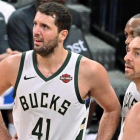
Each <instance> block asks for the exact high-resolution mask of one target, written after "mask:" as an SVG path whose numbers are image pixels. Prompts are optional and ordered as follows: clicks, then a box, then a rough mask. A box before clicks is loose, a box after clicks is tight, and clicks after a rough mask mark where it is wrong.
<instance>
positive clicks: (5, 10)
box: [0, 0, 15, 24]
mask: <svg viewBox="0 0 140 140" xmlns="http://www.w3.org/2000/svg"><path fill="white" fill-rule="evenodd" d="M14 11H15V8H14V7H13V6H12V5H11V4H9V3H7V2H4V1H2V0H0V12H1V13H2V14H3V16H4V18H5V22H6V24H7V22H8V19H9V17H10V16H11V14H12V13H13V12H14Z"/></svg>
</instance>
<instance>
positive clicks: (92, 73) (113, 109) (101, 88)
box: [86, 61, 121, 140]
mask: <svg viewBox="0 0 140 140" xmlns="http://www.w3.org/2000/svg"><path fill="white" fill-rule="evenodd" d="M87 68H88V69H87V70H86V73H87V74H88V75H87V76H86V77H88V79H87V81H89V83H88V84H89V85H90V88H89V89H90V91H89V94H90V95H91V96H92V97H93V98H94V99H95V100H96V101H97V103H98V104H99V105H100V106H101V107H102V108H103V110H104V112H103V116H102V118H101V120H100V124H99V130H98V136H97V139H98V140H111V138H112V137H113V135H114V132H115V130H116V129H117V126H118V123H119V119H120V110H121V107H120V103H119V101H118V99H117V96H116V94H115V92H114V90H113V88H112V86H111V85H110V81H109V77H108V74H107V72H106V70H105V68H104V67H103V66H102V65H100V64H99V63H97V62H95V61H87ZM118 78H119V77H118Z"/></svg>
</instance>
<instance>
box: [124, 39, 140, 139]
mask: <svg viewBox="0 0 140 140" xmlns="http://www.w3.org/2000/svg"><path fill="white" fill-rule="evenodd" d="M124 60H125V76H126V77H127V78H129V79H130V80H132V81H133V82H134V83H135V85H136V88H137V92H139V93H140V36H138V37H135V38H134V39H133V40H132V41H131V42H130V44H129V45H128V47H127V54H126V56H125V58H124ZM138 103H139V102H138ZM138 107H139V104H136V106H135V105H134V107H132V109H130V111H129V112H128V114H127V116H126V120H125V121H124V134H123V138H122V139H123V140H128V139H129V140H139V139H140V133H139V131H140V114H139V109H140V108H138ZM132 118H133V119H132Z"/></svg>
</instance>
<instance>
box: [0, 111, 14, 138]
mask: <svg viewBox="0 0 140 140" xmlns="http://www.w3.org/2000/svg"><path fill="white" fill-rule="evenodd" d="M0 140H11V136H10V134H9V132H8V131H7V128H6V126H5V123H4V121H3V118H2V115H1V112H0Z"/></svg>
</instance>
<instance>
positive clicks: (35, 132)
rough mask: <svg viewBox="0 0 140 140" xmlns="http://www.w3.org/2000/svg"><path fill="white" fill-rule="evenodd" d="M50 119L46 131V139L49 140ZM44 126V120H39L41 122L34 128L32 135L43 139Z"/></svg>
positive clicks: (47, 120) (39, 139)
mask: <svg viewBox="0 0 140 140" xmlns="http://www.w3.org/2000/svg"><path fill="white" fill-rule="evenodd" d="M50 122H51V121H50V119H46V123H47V130H46V139H45V140H48V139H49V131H50ZM42 125H43V118H39V120H38V121H37V123H36V126H35V127H34V129H33V131H32V135H36V136H37V137H38V140H41V137H42V135H43V134H42Z"/></svg>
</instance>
